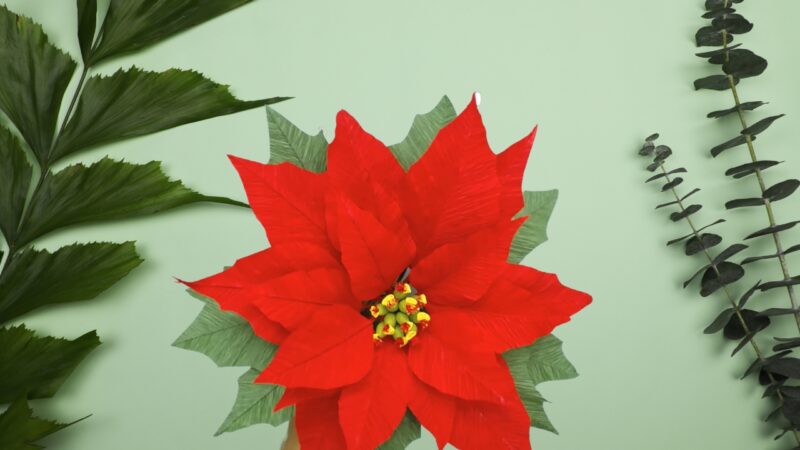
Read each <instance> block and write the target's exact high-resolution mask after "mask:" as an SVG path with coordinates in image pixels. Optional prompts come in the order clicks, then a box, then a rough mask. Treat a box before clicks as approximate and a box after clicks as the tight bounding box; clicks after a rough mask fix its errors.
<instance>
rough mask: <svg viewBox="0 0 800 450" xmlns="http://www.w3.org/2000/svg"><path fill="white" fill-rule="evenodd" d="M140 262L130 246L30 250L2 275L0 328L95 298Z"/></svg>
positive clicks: (75, 246)
mask: <svg viewBox="0 0 800 450" xmlns="http://www.w3.org/2000/svg"><path fill="white" fill-rule="evenodd" d="M141 262H142V260H141V259H139V256H138V255H137V254H136V250H135V248H134V245H133V243H132V242H127V243H124V244H111V243H92V244H73V245H68V246H66V247H62V248H60V249H58V250H57V251H55V252H54V253H50V252H48V251H46V250H33V249H30V248H27V249H25V250H23V251H22V252H20V253H19V254H18V255H17V257H16V258H15V259H14V260H13V261H11V263H10V264H9V265H8V267H6V268H5V270H4V271H3V274H2V275H0V324H2V323H5V322H7V321H8V320H10V319H13V318H15V317H18V316H20V315H22V314H25V313H27V312H29V311H32V310H34V309H36V308H39V307H41V306H44V305H48V304H55V303H67V302H75V301H81V300H89V299H92V298H94V297H95V296H97V295H98V294H100V293H101V292H103V291H104V290H106V289H108V288H109V287H111V286H112V285H114V284H115V283H116V282H117V281H119V280H120V279H121V278H122V277H124V276H125V275H127V274H128V272H130V271H131V270H133V269H134V268H135V267H136V266H138V265H139V264H141Z"/></svg>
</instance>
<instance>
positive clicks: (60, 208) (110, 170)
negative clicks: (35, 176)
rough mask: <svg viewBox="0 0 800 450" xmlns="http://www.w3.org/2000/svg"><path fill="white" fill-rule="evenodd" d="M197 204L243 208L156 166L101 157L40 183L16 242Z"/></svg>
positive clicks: (66, 169)
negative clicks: (193, 187) (189, 185)
mask: <svg viewBox="0 0 800 450" xmlns="http://www.w3.org/2000/svg"><path fill="white" fill-rule="evenodd" d="M201 201H215V202H220V203H228V204H234V205H239V206H243V205H244V204H243V203H239V202H235V201H233V200H230V199H226V198H222V197H208V196H205V195H202V194H198V193H197V192H195V191H193V190H191V189H187V188H186V187H184V186H183V184H181V182H179V181H172V180H170V179H169V178H167V176H166V175H165V174H164V172H162V170H161V163H158V162H155V161H154V162H150V163H148V164H143V165H137V164H130V163H126V162H122V161H114V160H112V159H108V158H103V159H102V160H100V161H98V162H96V163H94V164H92V165H91V166H88V167H87V166H84V165H83V164H76V165H73V166H69V167H67V168H65V169H63V170H61V171H60V172H58V173H56V174H54V175H53V176H50V177H47V178H46V179H45V180H44V182H43V183H42V185H41V187H40V191H39V195H38V196H37V197H36V198H34V199H33V200H32V202H31V204H30V205H29V206H28V208H29V214H28V215H27V220H26V221H25V223H24V224H23V226H22V232H21V233H20V237H19V242H20V245H23V244H26V243H28V242H31V241H33V240H34V239H36V238H39V237H41V236H43V235H45V234H47V233H49V232H51V231H53V230H56V229H58V228H62V227H66V226H69V225H74V224H78V223H87V222H97V221H105V220H114V219H124V218H128V217H137V216H142V215H147V214H154V213H157V212H160V211H164V210H168V209H171V208H175V207H178V206H183V205H187V204H191V203H196V202H201Z"/></svg>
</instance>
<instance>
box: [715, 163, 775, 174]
mask: <svg viewBox="0 0 800 450" xmlns="http://www.w3.org/2000/svg"><path fill="white" fill-rule="evenodd" d="M778 164H780V162H779V161H756V162H751V163H747V164H742V165H741V166H736V167H731V168H730V169H728V170H726V171H725V175H728V176H732V177H733V178H743V177H746V176H748V175H752V174H754V173H756V171H762V170H765V169H769V168H770V167H772V166H775V165H778Z"/></svg>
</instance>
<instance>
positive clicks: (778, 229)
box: [745, 220, 800, 240]
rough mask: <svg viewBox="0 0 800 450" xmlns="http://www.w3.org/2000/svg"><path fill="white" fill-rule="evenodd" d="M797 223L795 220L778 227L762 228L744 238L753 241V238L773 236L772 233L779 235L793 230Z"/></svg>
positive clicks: (799, 221)
mask: <svg viewBox="0 0 800 450" xmlns="http://www.w3.org/2000/svg"><path fill="white" fill-rule="evenodd" d="M798 223H800V220H795V221H794V222H788V223H783V224H780V225H775V226H774V227H767V228H762V229H760V230H758V231H756V232H755V233H752V234H750V235H748V236H747V237H746V238H745V240H747V239H753V238H757V237H761V236H767V235H770V234H773V233H780V232H781V231H785V230H788V229H790V228H793V227H794V226H795V225H797V224H798Z"/></svg>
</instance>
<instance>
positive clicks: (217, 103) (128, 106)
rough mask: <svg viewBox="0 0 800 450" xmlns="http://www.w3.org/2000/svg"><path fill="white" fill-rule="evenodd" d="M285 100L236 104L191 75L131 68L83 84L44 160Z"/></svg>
mask: <svg viewBox="0 0 800 450" xmlns="http://www.w3.org/2000/svg"><path fill="white" fill-rule="evenodd" d="M282 100H286V98H283V97H277V98H270V99H265V100H256V101H241V100H238V99H237V98H235V97H234V96H233V95H231V93H230V92H229V91H228V88H227V87H226V86H223V85H220V84H217V83H214V82H212V81H211V80H209V79H207V78H205V77H203V76H202V75H200V74H199V73H197V72H193V71H186V70H178V69H170V70H167V71H166V72H148V71H144V70H141V69H138V68H136V67H133V68H131V69H128V70H119V71H117V72H115V73H114V74H113V75H110V76H94V77H91V78H89V80H87V82H86V87H84V89H83V94H81V98H80V100H79V101H78V106H77V108H76V109H75V114H74V115H73V116H72V119H70V121H69V123H68V124H67V126H66V128H65V129H64V133H63V134H62V135H61V136H60V138H59V140H58V145H57V146H56V147H55V149H54V150H53V153H52V154H51V155H50V161H56V160H58V159H59V158H62V157H64V156H66V155H69V154H72V153H75V152H77V151H79V150H83V149H86V148H91V147H95V146H97V145H101V144H108V143H111V142H115V141H119V140H123V139H128V138H132V137H136V136H142V135H146V134H150V133H155V132H157V131H162V130H167V129H169V128H173V127H176V126H179V125H184V124H187V123H192V122H197V121H200V120H205V119H209V118H212V117H217V116H222V115H226V114H232V113H235V112H239V111H244V110H247V109H252V108H257V107H260V106H264V105H268V104H270V103H276V102H280V101H282Z"/></svg>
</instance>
